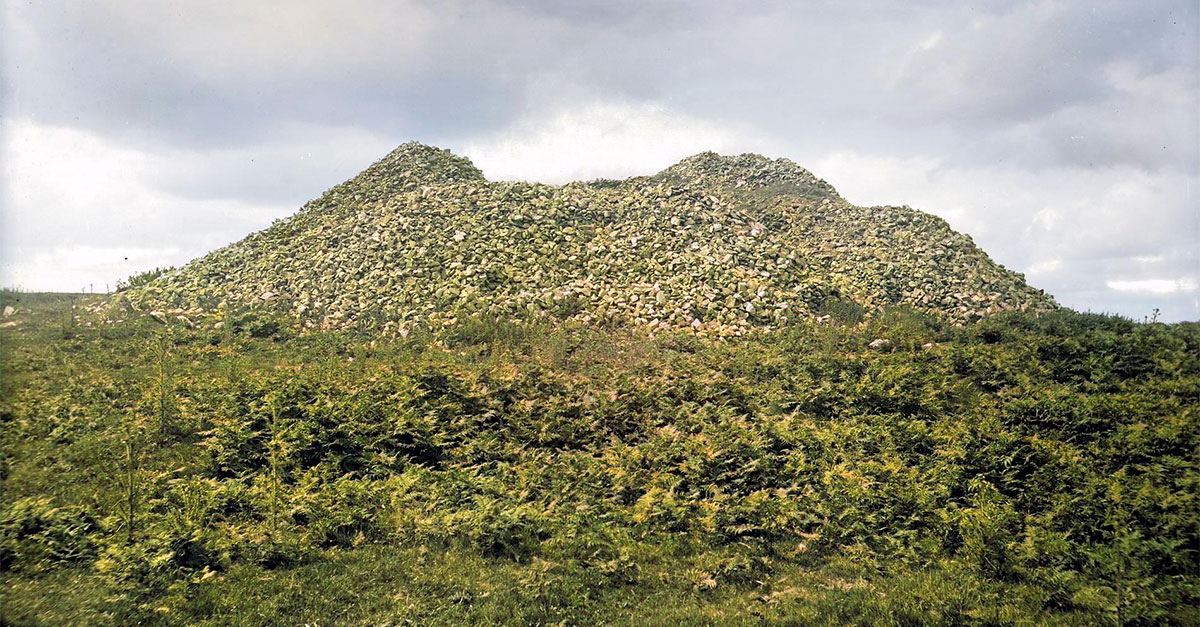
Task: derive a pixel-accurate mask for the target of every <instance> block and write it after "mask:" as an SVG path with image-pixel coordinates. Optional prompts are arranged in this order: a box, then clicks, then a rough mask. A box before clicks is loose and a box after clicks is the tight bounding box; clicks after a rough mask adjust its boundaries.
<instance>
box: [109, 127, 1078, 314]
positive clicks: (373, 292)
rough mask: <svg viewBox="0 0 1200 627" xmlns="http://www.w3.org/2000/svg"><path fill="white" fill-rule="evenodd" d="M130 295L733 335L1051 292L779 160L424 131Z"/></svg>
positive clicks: (191, 310)
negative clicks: (541, 159) (485, 165)
mask: <svg viewBox="0 0 1200 627" xmlns="http://www.w3.org/2000/svg"><path fill="white" fill-rule="evenodd" d="M123 294H124V295H125V296H126V297H127V298H128V299H129V301H130V303H132V304H133V305H134V306H135V307H137V308H140V309H179V310H182V312H183V313H185V314H187V315H188V316H189V317H190V318H193V319H194V318H195V317H196V316H202V315H203V314H205V313H218V312H219V311H221V310H222V309H223V308H225V307H229V306H237V305H260V306H266V307H270V308H273V309H276V310H278V311H280V312H284V313H287V314H288V315H291V316H294V317H295V318H297V319H298V320H300V321H301V322H302V323H303V324H304V326H306V327H308V328H321V329H335V328H356V329H363V330H376V331H380V332H383V333H396V332H401V333H402V332H404V331H405V330H406V329H412V328H414V327H427V328H438V327H441V326H444V325H446V324H448V323H452V322H453V321H454V320H455V319H456V318H459V317H462V316H468V315H475V314H482V315H491V316H502V317H513V318H543V317H551V318H556V319H573V320H577V321H580V322H584V323H590V324H598V323H605V324H624V325H639V326H644V327H650V328H655V329H668V328H679V329H692V330H694V331H696V332H699V333H703V334H707V335H723V336H724V335H740V334H742V333H744V332H746V331H748V330H750V329H754V328H763V329H766V328H772V327H777V326H779V325H783V324H787V322H788V321H790V320H796V319H798V318H802V317H806V316H813V315H814V314H815V313H817V312H818V311H819V310H820V308H821V307H822V305H823V304H825V303H828V302H829V299H831V298H834V299H843V300H851V301H854V302H855V303H857V304H859V305H861V306H863V307H866V308H877V307H880V306H883V305H887V304H898V303H904V304H909V305H912V306H914V307H916V308H919V309H923V310H927V311H932V312H937V313H940V314H943V315H945V316H947V317H949V318H951V319H953V320H958V321H965V320H970V319H974V318H978V317H980V316H985V315H988V314H991V313H995V312H999V311H1003V310H1007V309H1050V308H1054V307H1055V306H1056V305H1055V303H1054V300H1053V299H1052V298H1051V297H1050V296H1048V295H1047V294H1045V293H1044V292H1042V291H1040V290H1037V289H1034V288H1032V287H1030V286H1029V285H1027V284H1026V283H1025V281H1024V278H1023V277H1022V276H1021V275H1019V274H1016V273H1014V272H1011V271H1009V270H1006V269H1004V268H1003V267H1000V266H998V265H997V264H995V263H994V262H992V260H991V259H989V258H988V256H987V255H986V254H985V253H984V252H983V251H981V250H980V249H979V248H978V247H976V246H975V244H974V243H973V242H972V241H971V239H970V238H969V237H967V236H966V235H963V234H961V233H957V232H955V231H953V230H952V229H950V227H949V226H948V225H947V224H946V222H945V221H943V220H941V219H940V218H936V217H934V216H931V215H928V214H925V213H921V212H919V211H915V210H913V209H910V208H908V207H858V206H854V205H852V204H850V203H848V202H846V201H845V200H844V199H842V198H841V197H840V196H839V195H838V194H837V192H836V191H835V190H834V189H833V188H832V187H831V186H830V185H829V184H828V183H826V182H825V181H822V180H820V179H818V178H817V177H815V176H813V175H812V174H811V173H809V172H808V171H806V170H804V169H803V168H801V167H799V166H797V165H796V164H794V163H792V162H791V161H788V160H785V159H776V160H771V159H767V158H764V157H761V156H758V155H741V156H737V157H726V156H720V155H717V154H714V153H710V152H706V153H701V154H699V155H695V156H693V157H689V158H687V159H684V160H683V161H681V162H680V163H678V164H676V165H674V166H672V167H670V168H668V169H666V170H664V171H662V172H660V173H658V174H656V175H654V176H648V177H635V178H631V179H627V180H624V181H612V180H598V181H592V182H589V183H569V184H567V185H561V186H553V185H541V184H530V183H512V182H489V181H487V180H486V179H484V177H483V175H482V173H481V172H480V171H479V170H478V169H477V168H476V167H475V166H474V165H473V164H472V163H471V162H470V161H469V160H467V159H465V158H462V157H458V156H455V155H453V154H451V153H450V152H448V151H445V150H439V149H436V148H431V147H429V146H423V145H421V144H415V143H410V144H404V145H402V146H400V147H399V148H397V149H396V150H395V151H393V152H392V153H390V154H389V155H387V156H386V157H384V158H383V159H382V160H380V161H379V162H377V163H375V164H373V165H371V166H370V167H369V168H367V169H366V170H365V171H363V172H362V173H361V174H359V175H358V176H356V177H354V178H353V179H350V180H349V181H346V182H345V183H342V184H340V185H338V186H336V187H334V188H333V189H331V190H329V191H328V192H326V193H325V194H324V195H322V196H321V197H320V198H317V199H315V200H313V201H311V202H309V203H308V204H306V205H305V206H304V207H303V208H302V209H301V210H300V211H299V212H298V213H297V214H296V215H294V216H292V217H290V218H288V219H285V220H280V221H278V222H276V223H275V224H274V225H272V226H271V227H270V228H268V229H266V230H263V231H260V232H258V233H254V234H252V235H250V236H249V237H247V238H246V239H244V240H242V241H241V242H238V243H236V244H233V245H230V246H227V247H225V248H222V249H220V250H216V251H214V252H212V253H210V254H209V255H207V256H205V257H203V258H201V259H197V260H195V261H193V262H191V263H190V264H188V265H186V266H184V267H183V268H181V269H179V270H176V271H174V272H171V273H169V274H166V275H164V276H162V277H160V278H158V279H156V280H155V281H153V282H151V283H149V284H147V285H144V286H140V287H137V288H133V289H129V290H127V291H126V292H124V293H123Z"/></svg>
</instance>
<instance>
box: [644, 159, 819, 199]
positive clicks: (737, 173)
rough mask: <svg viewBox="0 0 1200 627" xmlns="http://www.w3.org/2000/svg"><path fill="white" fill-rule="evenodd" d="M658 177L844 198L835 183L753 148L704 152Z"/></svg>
mask: <svg viewBox="0 0 1200 627" xmlns="http://www.w3.org/2000/svg"><path fill="white" fill-rule="evenodd" d="M657 178H659V179H661V180H665V181H669V182H671V183H675V184H683V185H692V186H696V185H699V186H714V185H715V186H719V187H723V188H733V189H738V190H740V191H742V192H757V193H759V194H762V193H767V194H781V193H784V194H790V195H794V196H798V197H800V198H807V199H813V200H823V199H826V198H828V199H834V200H841V197H840V196H839V195H838V193H837V190H835V189H834V188H833V186H832V185H830V184H829V183H827V182H825V181H823V180H821V179H820V178H818V177H816V176H815V175H814V174H813V173H812V172H809V171H808V170H805V169H804V168H802V167H800V166H799V165H796V163H795V162H793V161H791V160H790V159H770V158H768V157H764V156H763V155H760V154H756V153H752V152H748V153H743V154H740V155H721V154H717V153H715V152H712V151H705V152H701V153H698V154H695V155H692V156H690V157H687V158H686V159H683V160H682V161H680V162H679V163H676V164H675V165H673V166H671V167H669V168H667V169H666V170H663V171H662V172H659V173H658V175H657Z"/></svg>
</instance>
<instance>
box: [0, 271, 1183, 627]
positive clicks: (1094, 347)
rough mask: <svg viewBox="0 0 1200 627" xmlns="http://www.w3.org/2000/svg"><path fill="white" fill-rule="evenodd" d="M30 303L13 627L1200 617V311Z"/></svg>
mask: <svg viewBox="0 0 1200 627" xmlns="http://www.w3.org/2000/svg"><path fill="white" fill-rule="evenodd" d="M6 304H13V306H15V307H18V309H19V311H18V313H17V314H16V315H15V316H13V317H12V318H11V319H10V320H12V321H16V322H17V324H16V325H15V326H9V327H7V328H4V329H0V351H2V353H0V359H2V362H0V363H2V364H3V377H2V378H0V444H2V447H0V462H2V463H0V478H2V479H3V488H4V490H3V509H2V510H0V514H2V516H0V530H2V531H3V536H2V537H0V559H2V560H3V568H4V574H3V578H2V586H0V589H2V590H3V595H4V597H3V604H2V607H0V610H2V615H3V620H4V622H5V624H16V625H24V624H131V623H137V622H140V623H142V624H212V625H218V624H220V625H224V624H241V625H269V624H304V623H308V624H463V623H471V624H494V623H508V624H596V623H602V624H618V625H619V624H629V625H634V624H636V625H644V624H650V625H654V624H662V625H680V624H683V625H689V624H695V625H704V624H762V623H766V624H795V625H809V624H817V625H820V624H828V625H843V624H878V625H922V624H948V625H949V624H995V625H1005V624H1064V625H1091V624H1130V625H1134V624H1143V625H1150V624H1164V623H1166V624H1198V623H1200V616H1198V615H1197V612H1196V611H1195V609H1194V608H1195V607H1196V606H1197V601H1200V598H1198V597H1200V573H1198V566H1197V561H1198V547H1200V536H1198V531H1197V529H1198V525H1200V514H1198V512H1200V507H1198V505H1200V499H1198V497H1197V489H1196V488H1197V480H1198V473H1197V468H1198V460H1197V450H1198V447H1200V411H1198V408H1200V360H1198V358H1197V355H1200V325H1196V324H1177V325H1162V324H1135V323H1132V322H1130V321H1128V320H1123V319H1120V318H1113V317H1105V316H1095V315H1084V314H1075V313H1071V312H1060V313H1054V314H1049V315H1044V316H1041V317H1035V316H1028V315H1016V314H1014V315H1009V316H1005V317H1000V318H994V319H988V320H984V321H982V322H980V323H978V324H975V325H971V326H968V327H966V328H961V329H959V328H953V327H950V326H948V325H945V324H943V323H941V322H940V321H938V320H936V319H931V318H927V317H924V316H922V315H920V314H917V313H915V312H913V311H911V310H903V309H897V310H889V311H886V312H882V313H879V314H873V315H869V316H867V317H866V318H865V319H863V320H861V321H860V322H856V321H857V320H858V315H857V314H855V315H853V316H841V317H840V318H839V317H836V316H835V317H834V322H831V323H827V324H816V325H797V326H796V327H794V328H791V329H787V330H785V331H782V332H779V333H777V334H774V335H766V336H755V337H749V338H741V339H736V340H729V341H724V342H716V341H709V340H703V339H700V338H696V337H694V336H691V335H686V334H660V335H657V336H650V335H646V334H641V333H636V332H631V331H626V330H622V329H594V328H588V327H580V326H558V327H550V326H538V325H532V324H523V323H518V322H511V321H504V320H496V319H471V320H464V321H463V323H462V325H461V326H460V327H457V328H453V329H450V330H448V331H447V332H445V333H440V334H436V335H434V334H428V333H421V332H416V333H413V334H412V335H410V336H409V337H408V338H405V339H402V340H396V341H394V342H384V341H378V340H377V339H375V338H371V337H369V336H356V335H353V334H346V333H317V334H297V333H296V332H295V330H294V329H291V328H290V327H288V326H287V325H286V324H284V323H282V322H281V321H279V320H278V319H275V318H273V317H272V315H271V314H270V313H266V312H256V311H245V312H239V313H237V315H236V316H235V317H231V318H230V319H231V320H232V321H235V322H236V324H231V325H229V327H228V328H221V329H214V328H201V329H188V328H185V327H182V326H173V327H166V326H164V325H162V324H160V323H158V322H155V321H153V320H151V319H149V318H146V317H139V316H135V315H132V314H131V312H128V311H122V310H120V309H119V308H113V307H108V306H106V304H105V302H104V301H103V300H102V299H101V298H100V297H92V296H74V295H43V294H24V293H15V292H3V293H0V307H3V306H4V305H6ZM72 306H73V307H74V309H73V310H72V309H71V307H72ZM118 320H119V321H120V322H115V321H118ZM876 338H887V339H889V340H890V342H891V343H890V344H889V345H888V346H886V347H884V348H881V349H871V348H869V347H868V344H869V343H870V342H871V341H872V340H874V339H876ZM164 346H165V347H166V352H165V356H164V352H163V347H164ZM164 391H165V392H166V394H164ZM165 426H166V427H169V428H164V427H165ZM130 439H133V440H135V441H136V442H137V443H138V450H139V451H140V455H139V457H138V465H137V470H136V472H135V474H134V487H135V489H136V490H135V505H136V506H135V514H136V518H135V522H136V525H135V529H134V532H135V533H134V538H133V542H132V543H131V542H129V541H128V515H127V511H128V502H129V499H128V496H129V495H128V487H129V481H128V472H129V467H128V463H127V458H126V449H125V445H126V442H128V441H130Z"/></svg>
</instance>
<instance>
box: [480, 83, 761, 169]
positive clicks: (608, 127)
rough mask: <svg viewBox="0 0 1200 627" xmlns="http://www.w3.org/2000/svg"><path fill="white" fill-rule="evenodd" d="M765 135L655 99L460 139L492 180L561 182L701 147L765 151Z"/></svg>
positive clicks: (567, 111)
mask: <svg viewBox="0 0 1200 627" xmlns="http://www.w3.org/2000/svg"><path fill="white" fill-rule="evenodd" d="M769 148H770V142H768V141H766V140H764V139H763V138H761V137H757V136H756V135H755V133H753V131H747V130H738V129H734V128H729V127H727V126H723V125H717V124H714V123H710V122H708V121H705V120H703V119H699V118H695V117H691V116H687V115H683V114H680V113H676V112H673V111H671V110H670V109H668V108H666V107H664V106H661V105H655V104H628V103H612V102H593V103H590V104H586V105H582V106H578V107H564V108H560V109H556V110H554V111H550V112H543V113H536V114H532V115H528V116H526V117H524V118H522V119H520V120H518V121H516V122H515V123H514V124H512V125H510V126H509V127H507V128H505V129H503V130H501V131H499V132H497V133H494V134H491V135H488V136H485V137H483V138H481V139H478V140H475V141H471V142H468V143H467V144H466V146H465V148H464V153H465V154H466V156H467V157H469V158H470V159H471V160H472V161H474V162H475V165H477V166H479V168H480V169H481V170H483V172H484V174H485V175H487V177H488V178H489V179H492V180H514V179H515V180H532V181H540V182H545V183H564V182H568V181H575V180H589V179H594V178H625V177H628V176H634V175H643V174H653V173H654V172H657V171H659V170H662V169H663V168H666V167H669V166H670V165H672V164H674V163H676V162H678V161H679V160H680V159H682V158H684V157H687V156H690V155H693V154H695V153H698V152H702V151H705V150H715V151H718V152H727V153H728V152H737V153H740V152H751V151H765V152H770V150H769Z"/></svg>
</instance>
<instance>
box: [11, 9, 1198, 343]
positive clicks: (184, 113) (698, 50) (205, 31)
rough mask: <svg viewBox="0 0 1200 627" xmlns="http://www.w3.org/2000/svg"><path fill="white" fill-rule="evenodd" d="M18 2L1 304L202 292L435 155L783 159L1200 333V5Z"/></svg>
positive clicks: (608, 173)
mask: <svg viewBox="0 0 1200 627" xmlns="http://www.w3.org/2000/svg"><path fill="white" fill-rule="evenodd" d="M0 1H2V2H4V5H3V6H4V9H3V15H2V20H0V28H2V32H0V41H2V43H0V46H3V49H2V51H0V53H2V64H3V65H2V68H3V86H2V88H3V92H2V95H0V183H2V184H3V188H2V190H0V191H2V195H0V217H2V220H3V222H2V224H0V226H2V235H0V244H2V246H0V284H2V285H5V286H17V287H21V288H24V289H31V290H72V291H75V290H78V289H80V288H81V287H84V286H88V285H94V286H95V289H96V291H101V290H102V289H103V286H104V285H106V284H108V285H110V286H111V285H113V284H115V283H116V280H117V279H119V278H123V277H126V276H128V275H130V274H133V273H135V272H138V271H141V270H145V269H149V268H152V267H155V266H161V265H180V264H182V263H185V262H187V261H188V260H189V259H192V258H194V257H196V256H199V255H202V254H204V253H205V252H207V251H208V250H211V249H212V248H215V247H218V246H222V245H224V244H226V243H229V242H232V241H235V240H238V239H241V238H242V237H244V236H245V235H247V234H248V233H250V232H251V231H255V230H258V229H261V228H264V227H266V226H268V225H269V224H270V223H271V221H272V220H274V219H277V218H281V217H285V216H287V215H289V214H291V213H293V212H294V211H295V210H296V209H297V208H298V207H299V206H300V205H301V204H302V203H303V202H304V201H306V200H308V199H310V198H313V197H315V196H317V195H319V194H320V193H321V192H322V191H324V190H325V189H327V188H329V187H331V186H333V185H335V184H337V183H339V182H341V181H342V180H345V179H346V178H349V177H350V176H353V175H354V174H355V173H357V172H358V171H360V170H362V169H363V168H364V167H366V166H367V165H369V164H370V163H371V162H373V161H375V160H376V159H378V158H379V157H381V156H382V155H384V154H385V153H387V152H388V151H389V150H391V149H392V148H394V147H395V146H396V145H397V144H400V143H403V142H405V141H409V140H414V139H415V140H419V141H423V142H426V143H431V144H434V145H437V146H441V147H444V148H449V149H451V150H453V151H454V152H456V153H458V154H464V155H466V156H468V157H470V158H471V159H472V160H474V161H475V163H476V165H478V166H479V167H480V168H481V169H482V170H483V171H484V173H485V174H486V175H487V176H488V177H489V178H491V179H526V180H534V181H543V182H552V183H557V182H565V181H568V180H574V179H591V178H596V177H602V176H603V177H625V176H629V175H634V174H649V173H653V172H656V171H658V170H660V169H662V168H664V167H666V166H669V165H670V164H672V163H674V162H676V161H678V160H679V159H681V158H683V157H685V156H688V155H690V154H694V153H696V152H700V151H703V150H716V151H718V152H722V153H741V152H748V151H749V152H760V153H763V154H766V155H768V156H772V157H787V158H790V159H792V160H794V161H796V162H797V163H799V164H801V165H802V166H804V167H806V168H808V169H809V170H811V171H813V172H814V173H815V174H817V175H818V176H820V177H822V178H825V179H826V180H828V181H829V182H830V183H832V184H833V185H834V186H835V187H836V188H837V189H838V190H839V191H840V192H841V193H842V195H843V196H845V197H846V198H847V199H849V200H850V201H851V202H854V203H856V204H864V205H865V204H895V205H900V204H907V205H911V206H913V207H915V208H917V209H921V210H924V211H928V212H930V213H934V214H936V215H939V216H942V217H944V218H946V219H947V220H948V221H949V222H950V224H951V225H952V226H953V227H955V228H956V229H958V230H960V231H964V232H966V233H968V234H970V235H971V236H972V237H973V238H974V240H975V241H976V243H978V244H979V245H980V246H982V247H983V248H984V250H986V251H987V252H988V253H989V254H991V256H992V257H993V258H994V259H995V260H996V261H998V262H999V263H1002V264H1004V265H1005V266H1007V267H1009V268H1012V269H1015V270H1017V271H1019V272H1023V273H1025V275H1026V277H1027V279H1028V280H1029V282H1030V283H1031V284H1033V285H1034V286H1036V287H1040V288H1043V289H1045V290H1047V291H1049V292H1050V293H1052V294H1054V295H1055V296H1056V297H1057V298H1058V300H1059V302H1060V303H1062V304H1065V305H1068V306H1071V307H1073V308H1076V309H1080V310H1091V311H1102V312H1109V313H1119V314H1122V315H1125V316H1129V317H1132V318H1136V319H1142V318H1143V317H1145V316H1148V315H1150V313H1151V311H1152V310H1153V309H1154V308H1156V307H1157V308H1159V309H1161V311H1162V315H1161V319H1165V320H1198V319H1200V291H1198V290H1200V252H1198V248H1200V37H1198V34H1197V33H1198V28H1200V8H1198V7H1200V3H1197V2H1196V1H1195V0H1179V1H1157V2H1156V1H1154V0H1143V1H1139V2H1129V1H1127V0H1112V1H1107V2H1105V1H1099V2H1094V1H1089V2H1066V1H1062V2H1055V1H1032V2H993V1H982V2H974V3H972V2H962V1H961V0H953V1H951V0H947V1H945V2H942V1H940V0H922V1H908V2H884V1H882V0H862V1H833V0H830V1H829V2H736V1H732V0H700V1H691V2H682V1H679V2H675V1H670V0H658V1H655V0H574V1H570V2H567V1H563V2H553V1H550V0H533V1H529V2H520V1H516V0H513V1H504V0H496V1H492V2H484V1H478V2H470V1H456V0H439V1H436V2H435V1H429V2H420V1H391V0H387V1H385V0H349V1H348V0H338V1H329V2H312V1H292V2H287V3H276V2H265V1H260V2H253V1H247V0H237V1H233V0H228V1H227V0H203V1H194V2H192V1H172V0H143V1H134V0H129V1H123V2H118V1H112V0H102V1H86V2H85V1H82V0H81V1H78V2H64V1H60V2H54V1H17V0H0Z"/></svg>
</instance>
